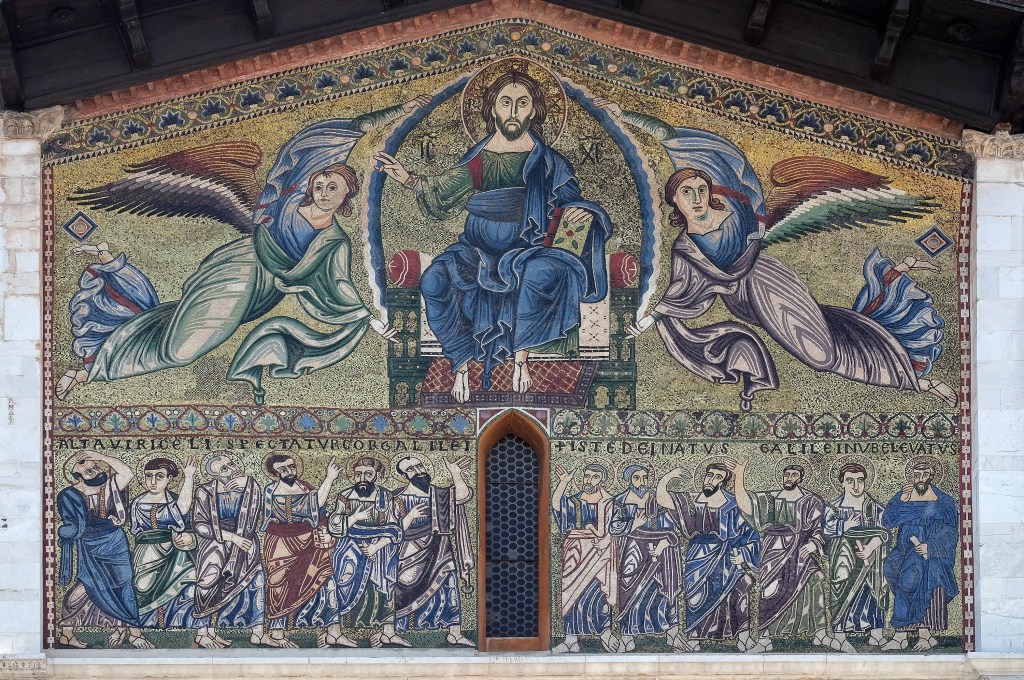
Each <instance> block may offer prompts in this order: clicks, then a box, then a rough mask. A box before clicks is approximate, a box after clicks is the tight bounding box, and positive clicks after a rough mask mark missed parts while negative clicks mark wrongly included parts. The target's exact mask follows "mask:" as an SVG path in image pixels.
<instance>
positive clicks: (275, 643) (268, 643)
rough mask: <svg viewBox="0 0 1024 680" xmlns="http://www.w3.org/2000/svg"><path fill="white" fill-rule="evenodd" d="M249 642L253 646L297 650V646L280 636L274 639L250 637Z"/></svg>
mask: <svg viewBox="0 0 1024 680" xmlns="http://www.w3.org/2000/svg"><path fill="white" fill-rule="evenodd" d="M249 642H251V643H252V644H254V645H263V646H265V647H278V648H280V649H298V648H299V646H298V645H297V644H295V643H294V642H292V641H291V640H289V639H288V638H286V637H284V636H281V637H275V636H273V635H267V634H266V633H264V634H263V635H255V634H254V635H250V636H249Z"/></svg>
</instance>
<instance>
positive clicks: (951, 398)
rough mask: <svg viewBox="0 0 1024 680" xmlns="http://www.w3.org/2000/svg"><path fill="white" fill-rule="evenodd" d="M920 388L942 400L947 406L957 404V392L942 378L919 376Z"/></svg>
mask: <svg viewBox="0 0 1024 680" xmlns="http://www.w3.org/2000/svg"><path fill="white" fill-rule="evenodd" d="M917 386H918V389H920V390H921V391H922V392H927V393H928V394H930V395H932V396H933V397H935V398H936V399H940V400H942V402H943V403H945V404H946V406H949V407H955V406H956V392H955V391H954V390H953V388H952V387H950V386H949V385H947V384H946V383H944V382H942V381H941V380H929V379H927V378H918V380H917Z"/></svg>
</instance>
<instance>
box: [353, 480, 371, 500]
mask: <svg viewBox="0 0 1024 680" xmlns="http://www.w3.org/2000/svg"><path fill="white" fill-rule="evenodd" d="M352 488H353V489H355V490H356V495H358V496H359V497H360V498H369V497H370V494H372V493H373V490H374V488H376V484H374V483H373V482H356V485H355V486H353V487H352Z"/></svg>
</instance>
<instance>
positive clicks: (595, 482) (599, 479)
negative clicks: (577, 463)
mask: <svg viewBox="0 0 1024 680" xmlns="http://www.w3.org/2000/svg"><path fill="white" fill-rule="evenodd" d="M603 483H604V476H603V475H602V474H601V473H600V472H598V471H597V470H584V471H583V490H584V491H585V492H587V493H594V492H595V491H597V490H598V489H599V488H600V487H601V484H603Z"/></svg>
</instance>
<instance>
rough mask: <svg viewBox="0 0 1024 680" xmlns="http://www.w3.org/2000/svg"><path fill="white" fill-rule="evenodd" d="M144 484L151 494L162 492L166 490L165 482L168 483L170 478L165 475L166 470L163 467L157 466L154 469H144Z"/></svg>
mask: <svg viewBox="0 0 1024 680" xmlns="http://www.w3.org/2000/svg"><path fill="white" fill-rule="evenodd" d="M143 477H144V478H145V479H144V482H143V483H144V484H145V486H146V491H148V492H150V493H152V494H159V493H163V492H164V491H166V490H167V484H168V483H170V481H171V478H170V477H168V476H167V470H165V469H163V468H157V469H156V470H146V471H145V473H143Z"/></svg>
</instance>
